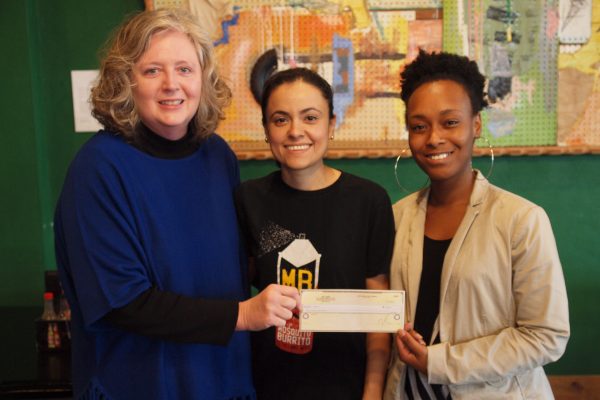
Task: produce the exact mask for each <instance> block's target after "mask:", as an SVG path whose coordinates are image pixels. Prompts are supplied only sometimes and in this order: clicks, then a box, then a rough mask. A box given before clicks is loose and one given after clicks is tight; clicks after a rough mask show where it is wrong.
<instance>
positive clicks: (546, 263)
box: [384, 172, 570, 400]
mask: <svg viewBox="0 0 600 400" xmlns="http://www.w3.org/2000/svg"><path fill="white" fill-rule="evenodd" d="M428 194H429V190H428V189H425V190H422V191H421V192H419V193H414V194H412V195H410V196H408V197H406V198H404V199H402V200H400V201H399V202H397V203H396V204H395V205H394V218H395V222H396V241H395V245H394V254H393V258H392V266H391V272H390V284H391V288H392V289H400V290H406V294H407V296H406V318H407V321H408V322H410V321H413V320H414V318H415V310H416V307H417V298H418V291H419V282H420V278H421V269H422V258H423V237H424V227H425V213H426V210H427V198H428ZM440 291H441V293H440V314H439V317H438V321H437V323H436V327H437V328H439V334H440V342H441V343H439V344H436V345H432V346H429V348H428V361H427V370H428V379H429V382H430V383H432V384H435V383H437V384H446V385H448V388H449V389H450V393H451V395H452V398H453V399H454V400H460V399H486V400H487V399H551V398H553V395H552V390H551V388H550V385H549V383H548V380H547V378H546V375H545V374H544V370H543V369H542V366H543V365H545V364H547V363H549V362H552V361H555V360H557V359H558V358H560V356H561V355H562V354H563V352H564V351H565V347H566V345H567V341H568V339H569V334H570V332H569V310H568V303H567V294H566V289H565V282H564V278H563V273H562V268H561V265H560V260H559V257H558V252H557V249H556V243H555V240H554V235H553V233H552V228H551V226H550V222H549V220H548V216H547V215H546V213H545V212H544V210H543V209H542V208H540V207H539V206H537V205H535V204H533V203H531V202H530V201H528V200H526V199H523V198H521V197H519V196H517V195H515V194H512V193H510V192H507V191H505V190H502V189H500V188H498V187H495V186H493V185H491V184H490V183H489V182H488V181H487V180H486V179H485V178H484V177H483V176H482V175H481V173H480V172H478V175H477V179H476V181H475V186H474V188H473V193H472V194H471V199H470V205H469V207H468V209H467V211H466V213H465V216H464V218H463V220H462V222H461V224H460V226H459V228H458V230H457V232H456V235H455V236H454V238H453V239H452V242H451V243H450V247H449V248H448V251H447V253H446V257H445V259H444V265H443V269H442V277H441V289H440ZM426 340H427V338H426ZM394 347H395V346H394ZM392 357H393V359H392V361H391V365H390V369H389V371H388V380H387V385H386V391H385V396H384V398H385V399H402V398H404V391H403V388H404V376H405V374H404V364H403V363H402V362H401V361H400V360H399V359H398V357H397V355H396V352H395V349H394V354H393V356H392Z"/></svg>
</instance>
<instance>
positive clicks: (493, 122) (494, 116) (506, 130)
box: [487, 108, 517, 138]
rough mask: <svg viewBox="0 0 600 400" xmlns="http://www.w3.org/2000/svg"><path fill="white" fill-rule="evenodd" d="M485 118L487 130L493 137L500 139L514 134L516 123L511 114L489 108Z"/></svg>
mask: <svg viewBox="0 0 600 400" xmlns="http://www.w3.org/2000/svg"><path fill="white" fill-rule="evenodd" d="M487 116H488V122H487V128H488V130H489V131H490V133H491V134H492V136H493V137H495V138H500V137H504V136H509V135H512V134H513V133H514V131H515V126H516V123H517V121H516V119H515V116H514V114H513V113H510V112H507V111H503V110H496V109H493V108H490V109H488V110H487Z"/></svg>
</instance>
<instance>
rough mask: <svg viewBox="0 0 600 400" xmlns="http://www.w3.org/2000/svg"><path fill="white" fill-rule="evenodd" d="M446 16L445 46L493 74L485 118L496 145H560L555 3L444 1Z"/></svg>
mask: <svg viewBox="0 0 600 400" xmlns="http://www.w3.org/2000/svg"><path fill="white" fill-rule="evenodd" d="M444 15H445V18H446V20H445V24H444V28H445V29H446V28H447V29H446V30H445V34H444V48H445V49H447V50H448V51H455V52H459V53H461V54H464V55H467V56H469V58H471V59H474V60H476V61H477V63H478V64H479V66H480V69H481V71H482V72H483V73H484V75H486V77H487V78H488V84H487V92H488V98H489V100H490V107H489V108H488V109H487V110H486V111H485V112H484V114H483V117H484V118H483V120H484V126H485V134H486V135H487V136H488V137H489V138H490V140H491V142H492V143H493V144H494V146H508V147H510V146H551V145H556V144H557V140H556V128H557V122H556V121H557V111H556V110H557V108H556V105H557V81H558V79H557V78H558V75H557V56H558V53H557V51H558V41H557V35H556V29H557V26H558V25H557V24H558V14H557V5H556V2H555V1H547V0H546V1H544V0H532V1H516V0H506V1H494V0H464V1H444ZM450 17H451V18H452V20H451V19H450Z"/></svg>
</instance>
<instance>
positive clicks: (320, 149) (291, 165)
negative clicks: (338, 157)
mask: <svg viewBox="0 0 600 400" xmlns="http://www.w3.org/2000/svg"><path fill="white" fill-rule="evenodd" d="M334 127H335V117H333V118H329V105H328V104H327V100H326V99H325V98H324V97H323V94H322V93H321V91H320V90H319V89H317V88H316V87H314V86H313V85H311V84H308V83H306V82H304V81H301V80H297V81H294V82H291V83H284V84H282V85H280V86H278V87H277V88H276V89H274V90H273V92H271V95H270V97H269V101H268V103H267V107H266V121H265V134H266V135H267V139H268V140H269V144H270V146H271V152H272V153H273V156H274V157H275V159H276V160H277V161H278V162H279V163H280V164H281V171H282V174H284V176H285V175H286V174H293V173H298V172H302V173H308V174H318V173H321V172H323V169H324V164H323V157H324V156H325V152H326V151H327V143H328V140H329V137H330V136H331V135H332V134H333V129H334Z"/></svg>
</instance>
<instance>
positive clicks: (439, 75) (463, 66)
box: [400, 50, 488, 114]
mask: <svg viewBox="0 0 600 400" xmlns="http://www.w3.org/2000/svg"><path fill="white" fill-rule="evenodd" d="M446 79H448V80H451V81H454V82H456V83H458V84H460V85H462V86H463V87H464V88H465V90H466V91H467V93H468V95H469V99H470V100H471V108H472V110H473V114H477V113H478V112H480V111H481V110H483V109H484V108H485V107H487V106H488V102H487V100H486V93H485V92H484V87H485V76H483V75H482V74H481V72H479V68H478V67H477V63H476V62H475V61H472V60H469V59H468V58H467V57H464V56H459V55H457V54H451V53H445V52H440V53H427V52H426V51H424V50H419V55H418V56H417V58H415V59H414V60H413V61H412V62H411V63H410V64H408V65H407V66H406V68H405V69H404V71H402V73H401V74H400V84H401V85H402V93H401V95H400V96H401V97H402V100H403V101H404V104H408V100H409V99H410V96H412V94H413V93H414V92H415V90H417V89H418V88H419V87H420V86H421V85H423V84H424V83H428V82H433V81H439V80H446Z"/></svg>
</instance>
